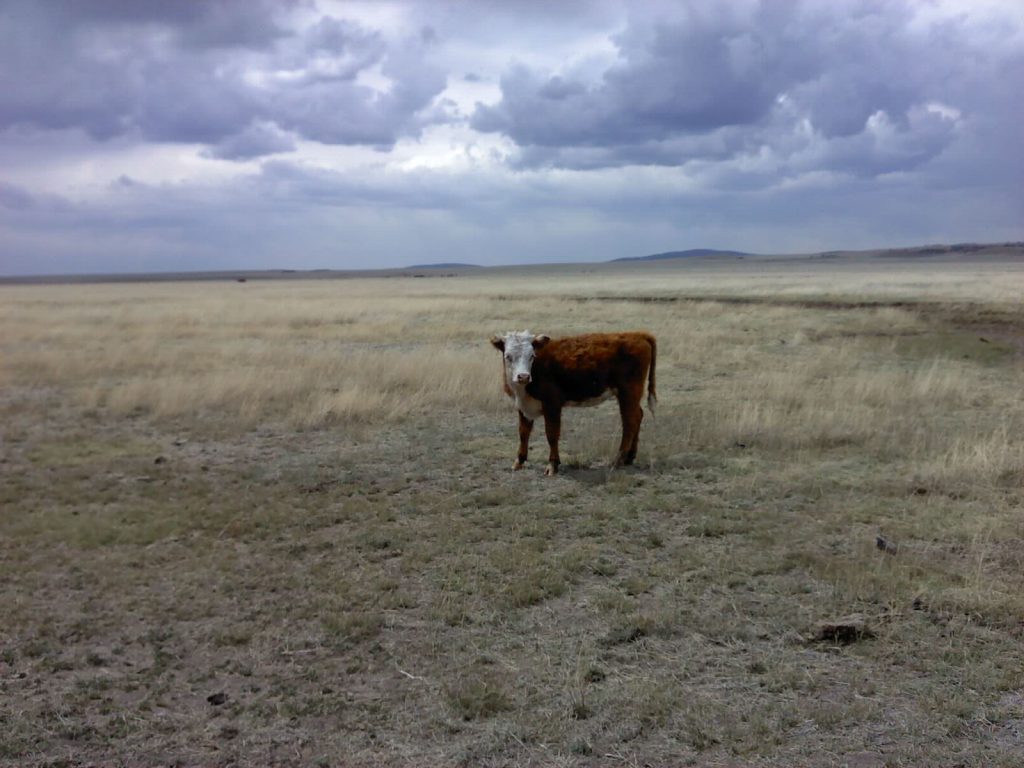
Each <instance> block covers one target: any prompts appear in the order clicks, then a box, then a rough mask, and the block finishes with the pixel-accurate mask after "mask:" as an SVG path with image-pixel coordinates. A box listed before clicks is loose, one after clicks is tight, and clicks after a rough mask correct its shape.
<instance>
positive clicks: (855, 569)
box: [0, 264, 1024, 768]
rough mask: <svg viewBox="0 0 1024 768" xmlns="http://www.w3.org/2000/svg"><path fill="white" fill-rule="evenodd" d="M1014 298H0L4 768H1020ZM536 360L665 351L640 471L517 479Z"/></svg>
mask: <svg viewBox="0 0 1024 768" xmlns="http://www.w3.org/2000/svg"><path fill="white" fill-rule="evenodd" d="M1020 281H1021V273H1020V271H1019V269H1018V268H1017V265H1014V264H1007V265H1002V266H1001V267H1000V266H998V265H993V264H984V265H980V266H974V267H970V268H967V267H956V266H952V265H945V266H944V268H943V269H942V270H935V269H931V268H928V269H922V268H915V267H912V266H909V265H907V264H901V265H894V264H886V265H883V266H881V267H877V268H876V269H875V271H872V269H869V268H868V267H866V266H863V265H861V266H855V265H854V266H848V267H836V266H834V265H833V266H831V267H827V268H826V267H825V266H820V265H819V266H815V267H808V266H807V265H806V264H804V265H801V266H793V265H790V266H789V267H785V266H783V265H779V264H767V265H765V264H750V265H743V266H742V267H739V266H736V265H733V267H732V268H730V269H725V268H720V267H716V268H710V267H709V268H707V269H703V270H685V269H684V270H676V271H673V270H671V269H668V268H667V267H664V266H659V267H658V268H656V269H650V270H647V271H644V270H640V271H639V272H629V271H621V272H610V273H609V274H588V275H582V276H581V275H578V274H574V273H573V271H572V269H570V268H565V269H563V270H562V271H561V272H559V271H558V270H548V269H543V270H538V272H537V273H536V274H519V275H517V274H515V273H509V274H506V275H504V276H501V277H500V279H497V278H496V279H493V280H488V279H486V278H484V277H481V276H474V277H470V278H458V279H437V280H353V281H323V282H308V283H302V282H279V283H260V282H256V281H250V282H248V283H246V284H235V283H226V284H157V285H117V286H84V287H83V286H74V287H71V286H67V287H61V286H53V287H24V288H12V287H3V288H0V450H2V451H3V456H2V457H0V458H2V459H3V461H2V463H0V508H2V509H3V513H2V514H0V604H3V605H5V606H6V607H7V612H6V614H5V617H4V621H2V622H0V765H10V766H19V765H26V764H29V765H31V764H43V765H57V764H61V763H62V761H63V764H67V765H76V764H106V763H112V764H113V763H118V762H120V763H125V764H132V765H135V764H137V765H154V766H155V765H166V764H170V763H173V762H179V763H183V764H224V765H227V764H232V763H234V764H280V765H296V766H298V765H311V764H324V765H330V764H338V763H341V764H346V765H348V764H352V765H381V764H388V765H410V766H412V765H426V764H430V765H491V766H505V765H520V764H545V765H546V764H560V765H566V766H572V765H578V766H591V765H600V766H605V765H608V766H611V765H622V764H627V765H628V764H637V765H640V764H653V765H662V764H693V765H701V764H730V763H734V764H748V763H750V764H758V765H815V766H817V765H822V766H826V765H843V764H846V763H856V762H857V761H858V760H859V761H860V763H861V764H864V765H872V764H875V765H883V764H889V765H899V766H916V765H921V766H924V765H941V764H954V763H956V764H964V765H971V766H982V765H986V766H988V765H991V766H1001V767H1002V768H1010V766H1016V765H1018V764H1019V756H1020V753H1021V750H1022V749H1024V741H1022V740H1021V735H1020V734H1021V730H1020V728H1021V723H1024V709H1022V703H1024V652H1022V650H1021V644H1020V637H1021V635H1020V632H1021V629H1020V628H1021V626H1024V597H1022V596H1024V556H1022V554H1021V548H1020V541H1021V539H1022V538H1024V521H1022V519H1021V516H1020V510H1021V508H1022V505H1024V401H1022V400H1021V397H1020V381H1021V374H1022V373H1024V368H1022V357H1021V349H1022V340H1024V311H1022V308H1021V303H1020V299H1019V296H1020V295H1022V292H1021V291H1019V290H1018V292H1017V293H1016V294H1014V292H1013V290H1014V289H1019V288H1021V287H1022V286H1021V284H1020ZM652 299H657V300H652ZM524 326H525V327H529V328H530V329H531V330H534V331H537V332H540V331H543V332H546V333H551V334H562V333H574V332H582V331H592V330H610V329H627V328H646V329H649V330H651V331H653V332H654V333H655V334H656V335H657V336H658V339H659V356H658V364H657V365H658V391H659V409H658V416H657V419H656V420H653V421H651V420H647V421H645V424H644V428H643V430H642V433H641V442H640V456H639V466H638V467H637V468H635V469H633V470H624V471H616V472H609V471H608V470H607V462H608V460H609V459H610V458H611V456H612V454H613V451H614V446H615V444H616V442H617V436H616V430H617V429H618V416H617V413H616V411H615V409H614V407H612V406H610V405H608V406H604V407H602V408H596V409H581V410H579V411H569V412H567V414H566V417H565V423H564V437H563V446H562V447H563V461H564V464H563V467H564V471H563V473H562V474H561V475H560V476H558V477H556V478H551V479H545V478H543V477H541V475H540V469H539V467H542V466H543V461H536V460H535V461H533V462H532V463H531V465H530V466H528V467H527V469H526V470H525V471H523V472H520V473H511V472H510V471H508V467H509V465H510V463H511V459H512V457H513V452H514V449H515V442H516V441H515V419H514V415H513V413H512V411H511V408H510V406H509V404H508V402H507V401H506V399H505V398H504V396H503V395H502V393H501V383H500V362H499V359H498V356H497V354H496V353H495V352H494V351H493V350H492V349H491V348H490V345H489V344H488V341H487V339H488V337H489V336H490V335H491V334H492V333H494V332H500V331H504V330H509V329H522V328H523V327H524ZM541 432H542V430H538V432H537V434H535V436H534V444H533V451H534V454H533V456H534V459H536V458H537V457H538V452H539V455H540V457H543V454H544V442H543V437H542V435H541ZM877 536H882V537H883V539H884V542H886V544H884V545H883V548H882V549H881V550H880V549H878V548H877V545H876V537H877ZM846 614H858V615H860V616H862V617H864V620H865V621H866V622H867V623H868V625H869V626H870V627H871V630H872V633H873V637H872V638H871V639H865V640H863V641H861V642H855V643H852V644H850V645H848V646H840V645H837V644H835V643H830V642H821V641H816V640H814V639H813V638H814V634H815V627H816V626H817V623H818V622H819V621H820V620H822V619H826V618H835V617H839V616H843V615H846ZM213 694H224V698H223V699H217V700H219V701H221V703H219V704H214V703H212V702H211V701H209V700H208V698H207V697H209V696H211V695H213ZM871 760H874V761H875V762H874V763H872V762H870V761H871Z"/></svg>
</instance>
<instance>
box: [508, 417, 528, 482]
mask: <svg viewBox="0 0 1024 768" xmlns="http://www.w3.org/2000/svg"><path fill="white" fill-rule="evenodd" d="M531 432H533V420H532V419H528V418H526V417H525V416H523V414H522V412H520V413H519V453H518V454H517V455H516V463H515V464H513V465H512V469H513V470H516V469H522V468H523V465H524V464H525V463H526V457H527V456H528V455H529V453H530V433H531Z"/></svg>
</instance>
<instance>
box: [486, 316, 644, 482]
mask: <svg viewBox="0 0 1024 768" xmlns="http://www.w3.org/2000/svg"><path fill="white" fill-rule="evenodd" d="M491 344H492V345H493V346H494V347H495V348H497V349H498V350H500V351H501V352H502V353H503V356H504V362H503V366H504V375H503V382H504V389H505V394H506V395H508V396H509V397H510V398H512V399H513V400H514V401H515V406H516V410H517V411H518V412H519V453H518V454H517V456H516V460H515V463H514V464H513V465H512V469H514V470H519V469H522V468H523V465H524V464H525V463H526V457H527V454H528V453H529V447H530V433H531V432H532V431H533V422H534V420H535V419H536V418H537V417H538V416H541V415H543V416H544V432H545V435H546V436H547V440H548V446H549V448H550V453H549V455H548V465H547V468H546V469H545V471H544V474H545V475H554V474H557V473H558V466H559V464H560V463H561V462H560V460H559V457H558V438H559V435H560V433H561V425H562V408H563V407H564V406H580V405H597V404H598V403H600V402H603V401H604V400H607V399H609V398H610V397H613V396H614V397H615V398H616V399H617V400H618V401H619V413H620V414H621V415H622V442H621V443H620V444H619V452H618V455H617V456H616V458H615V466H622V465H623V464H632V463H633V460H634V459H635V458H636V449H637V441H638V439H639V435H640V422H641V421H642V420H643V417H644V412H643V408H641V407H640V402H641V399H642V398H643V392H644V379H647V407H648V409H649V410H650V411H651V413H652V414H653V413H654V406H655V403H656V402H657V395H656V394H655V391H654V364H655V357H656V356H657V348H658V347H657V341H656V340H655V338H654V336H652V335H651V334H650V333H646V332H644V331H632V332H624V333H588V334H585V335H583V336H567V337H565V338H560V339H552V338H551V337H549V336H545V335H534V334H532V333H530V332H529V331H519V332H510V333H506V334H505V335H503V336H494V337H493V338H492V339H491Z"/></svg>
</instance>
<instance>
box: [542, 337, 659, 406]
mask: <svg viewBox="0 0 1024 768" xmlns="http://www.w3.org/2000/svg"><path fill="white" fill-rule="evenodd" d="M654 345H655V341H654V337H653V336H652V335H651V334H649V333H646V332H644V331H630V332H619V333H588V334H583V335H581V336H566V337H564V338H560V339H552V340H551V341H550V342H548V343H547V344H546V345H544V347H542V348H541V349H540V350H538V352H537V357H536V359H535V360H534V364H533V372H534V382H533V384H534V385H535V387H530V388H529V389H534V388H535V389H536V395H535V396H537V397H540V398H541V399H543V398H545V397H558V399H561V400H563V401H568V402H576V401H584V400H590V399H594V398H600V397H601V396H602V395H604V394H605V393H607V391H608V390H610V389H611V390H616V389H618V388H620V387H622V386H625V385H626V384H627V383H629V382H636V381H637V380H640V381H642V380H643V379H644V377H645V376H646V375H647V372H648V370H649V369H650V366H651V361H652V357H653V355H654V348H655V347H654ZM531 394H533V393H532V392H531Z"/></svg>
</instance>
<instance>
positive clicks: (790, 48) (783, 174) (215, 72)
mask: <svg viewBox="0 0 1024 768" xmlns="http://www.w3.org/2000/svg"><path fill="white" fill-rule="evenodd" d="M317 2H320V0H302V2H301V3H285V2H277V0H260V1H259V2H253V3H248V2H247V3H241V2H235V0H210V2H201V3H200V2H166V3H159V2H148V1H143V0H90V1H89V2H83V1H80V0H54V2H47V3H41V2H35V1H34V0H0V18H2V19H3V23H0V167H3V168H4V180H3V181H2V182H0V274H8V273H18V272H83V271H132V270H159V269H166V270H179V269H216V268H230V267H252V268H258V267H265V268H274V267H295V268H313V267H368V266H398V265H402V264H409V263H423V262H429V261H452V260H458V261H473V262H478V263H511V262H523V261H552V260H553V261H573V260H591V259H604V258H614V257H619V256H636V255H642V254H644V253H650V252H656V251H665V250H674V249H680V248H686V247H733V248H739V249H742V250H750V251H760V252H771V251H776V252H781V251H791V250H814V249H832V248H838V247H872V246H876V245H899V244H912V243H915V242H927V241H938V240H952V241H956V240H960V241H963V240H978V241H985V240H1008V239H1022V238H1024V230H1022V222H1024V218H1022V212H1024V196H1022V195H1024V192H1022V187H1021V185H1020V179H1021V178H1024V142H1022V141H1021V140H1020V123H1021V117H1022V115H1021V108H1020V103H1019V99H1015V98H1013V95H1015V94H1016V93H1017V92H1018V91H1020V90H1022V89H1024V29H1022V22H1021V19H1022V16H1021V14H1020V12H1019V9H1018V10H1015V8H1014V6H1012V4H1011V5H1008V6H1007V7H1006V8H1000V7H998V6H992V5H985V6H983V7H982V6H977V7H976V6H975V5H967V4H966V0H965V4H964V6H963V11H962V13H959V14H954V13H952V12H950V10H949V7H948V5H947V4H948V3H950V2H955V0H944V3H946V4H944V3H939V4H935V5H933V4H918V3H916V2H911V0H895V1H894V2H881V0H842V1H841V2H837V3H829V4H822V3H815V2H811V0H778V1H776V0H744V1H743V2H730V3H718V4H708V3H703V2H676V1H675V0H672V1H671V2H670V1H669V0H644V1H643V2H639V1H638V2H628V1H627V0H602V1H600V2H590V1H589V0H574V2H568V3H554V4H552V3H545V2H541V1H540V0H530V1H529V2H523V3H507V2H498V0H485V1H482V2H480V3H474V4H473V6H474V9H475V10H476V11H477V12H476V13H474V14H467V13H466V10H465V9H466V6H465V5H464V4H463V3H461V2H444V1H443V0H439V2H437V3H429V4H426V3H403V2H399V3H396V4H390V5H388V6H387V7H386V8H384V9H383V11H381V10H380V6H376V5H373V4H371V5H363V4H352V5H347V4H336V5H331V6H328V5H327V4H325V3H323V2H321V4H320V6H319V7H318V5H317ZM332 13H333V15H332ZM58 52H59V54H58ZM474 99H479V100H481V101H485V102H487V103H481V104H479V105H477V106H476V107H475V108H474V107H473V106H472V100H474ZM317 143H319V144H322V145H342V146H345V147H347V148H345V149H341V148H338V146H334V147H324V146H317ZM175 145H177V146H175ZM360 147H363V148H369V149H371V150H373V151H365V149H360ZM211 160H228V161H234V165H231V166H228V165H226V164H224V163H217V162H211Z"/></svg>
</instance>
